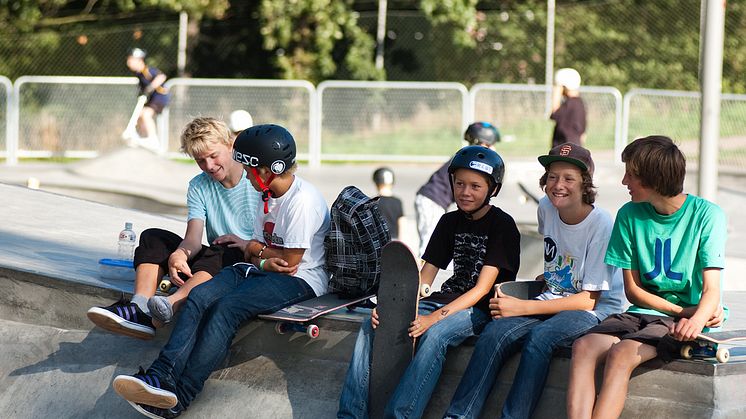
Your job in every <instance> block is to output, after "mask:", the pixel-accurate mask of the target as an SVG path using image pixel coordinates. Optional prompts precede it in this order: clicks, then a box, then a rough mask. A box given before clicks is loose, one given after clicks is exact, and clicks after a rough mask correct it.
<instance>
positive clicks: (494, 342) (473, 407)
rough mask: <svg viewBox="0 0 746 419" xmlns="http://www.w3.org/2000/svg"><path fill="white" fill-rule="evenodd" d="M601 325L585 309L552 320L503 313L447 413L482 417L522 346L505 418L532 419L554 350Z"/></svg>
mask: <svg viewBox="0 0 746 419" xmlns="http://www.w3.org/2000/svg"><path fill="white" fill-rule="evenodd" d="M597 324H598V318H597V317H596V316H594V315H593V314H591V313H589V312H587V311H580V310H575V311H562V312H559V313H557V314H555V315H554V316H551V317H548V318H547V317H545V316H531V317H504V318H501V319H497V320H493V321H491V322H490V323H489V324H487V326H485V328H484V331H483V332H482V334H481V335H480V336H479V340H477V344H476V346H475V347H474V353H473V354H472V356H471V360H470V361H469V365H468V366H467V367H466V371H465V372H464V376H463V377H462V378H461V382H460V383H459V385H458V388H457V389H456V393H455V394H454V395H453V399H452V400H451V405H450V406H448V410H447V412H446V414H445V416H446V417H449V418H477V417H479V415H480V413H481V412H482V408H483V407H484V403H485V401H486V400H487V397H488V396H489V394H490V391H491V390H492V386H493V385H494V384H495V380H496V379H497V375H498V373H499V371H500V368H501V367H502V365H503V363H504V362H505V361H506V360H508V358H510V356H512V355H513V354H515V353H517V352H519V351H521V348H523V351H522V352H521V362H520V364H519V365H518V370H517V371H516V373H515V377H514V378H513V385H512V386H511V388H510V393H508V398H507V399H506V400H505V404H504V405H503V410H502V417H503V418H529V417H531V413H532V412H533V411H534V408H536V404H537V403H538V401H539V398H540V397H541V392H542V391H543V390H544V383H545V382H546V379H547V374H548V372H549V364H550V363H551V361H552V354H553V352H554V350H555V349H556V348H557V347H559V346H563V345H569V344H571V343H572V342H573V341H574V340H575V339H577V338H578V337H580V336H581V335H583V334H584V333H585V332H586V331H587V330H588V329H590V328H591V327H593V326H595V325H597Z"/></svg>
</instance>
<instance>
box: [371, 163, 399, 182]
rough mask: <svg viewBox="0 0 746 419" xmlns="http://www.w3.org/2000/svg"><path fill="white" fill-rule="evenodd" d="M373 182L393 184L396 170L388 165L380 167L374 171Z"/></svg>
mask: <svg viewBox="0 0 746 419" xmlns="http://www.w3.org/2000/svg"><path fill="white" fill-rule="evenodd" d="M373 183H375V184H376V185H393V184H394V171H393V170H391V169H389V168H388V167H379V168H378V169H376V171H375V172H373Z"/></svg>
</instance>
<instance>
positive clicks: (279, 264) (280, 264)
mask: <svg viewBox="0 0 746 419" xmlns="http://www.w3.org/2000/svg"><path fill="white" fill-rule="evenodd" d="M265 260H266V262H264V266H263V268H264V270H265V271H270V272H277V273H281V274H285V275H291V276H292V275H295V274H296V273H298V266H299V265H293V266H290V265H289V264H288V263H287V261H285V260H284V259H281V258H268V259H265Z"/></svg>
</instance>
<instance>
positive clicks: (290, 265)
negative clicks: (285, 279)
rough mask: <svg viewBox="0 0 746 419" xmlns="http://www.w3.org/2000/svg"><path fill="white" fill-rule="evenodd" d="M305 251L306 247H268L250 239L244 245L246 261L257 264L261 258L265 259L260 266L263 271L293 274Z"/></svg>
mask: <svg viewBox="0 0 746 419" xmlns="http://www.w3.org/2000/svg"><path fill="white" fill-rule="evenodd" d="M260 253H261V255H260ZM305 253H306V249H293V248H280V247H269V246H265V244H264V243H262V242H260V241H257V240H251V241H250V242H249V244H248V245H247V246H246V261H247V262H249V263H252V264H254V265H256V266H259V265H260V264H261V261H262V259H267V261H266V262H264V265H263V266H262V268H263V269H264V270H265V271H272V272H279V273H284V274H288V275H294V274H295V273H296V272H297V271H298V265H300V262H301V260H302V259H303V255H304V254H305ZM260 256H261V257H260Z"/></svg>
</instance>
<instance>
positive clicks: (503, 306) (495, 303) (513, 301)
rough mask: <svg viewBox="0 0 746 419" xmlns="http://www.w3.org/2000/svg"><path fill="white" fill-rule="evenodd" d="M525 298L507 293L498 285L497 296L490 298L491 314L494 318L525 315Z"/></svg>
mask: <svg viewBox="0 0 746 419" xmlns="http://www.w3.org/2000/svg"><path fill="white" fill-rule="evenodd" d="M523 302H524V301H523V300H520V299H518V298H515V297H510V296H508V295H505V294H504V293H503V292H502V291H501V290H500V287H497V297H494V298H490V316H492V318H493V319H499V318H502V317H514V316H521V315H523V314H524V313H523V311H522V310H523V308H524V304H523Z"/></svg>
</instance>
